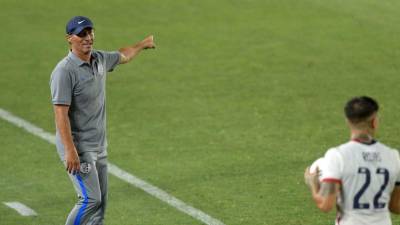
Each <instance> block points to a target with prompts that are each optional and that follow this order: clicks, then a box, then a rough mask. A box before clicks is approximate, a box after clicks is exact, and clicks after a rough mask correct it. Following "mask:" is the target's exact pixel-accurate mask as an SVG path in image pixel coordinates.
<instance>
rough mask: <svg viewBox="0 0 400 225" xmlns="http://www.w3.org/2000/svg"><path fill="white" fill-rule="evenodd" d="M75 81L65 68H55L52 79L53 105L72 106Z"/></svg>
mask: <svg viewBox="0 0 400 225" xmlns="http://www.w3.org/2000/svg"><path fill="white" fill-rule="evenodd" d="M72 89H73V80H72V77H71V74H70V73H69V72H68V71H67V70H66V69H64V68H59V67H57V68H55V69H54V71H53V73H52V74H51V78H50V90H51V102H52V103H53V105H57V104H60V105H70V104H71V99H72Z"/></svg>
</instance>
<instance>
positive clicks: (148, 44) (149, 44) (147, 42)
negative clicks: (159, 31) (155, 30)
mask: <svg viewBox="0 0 400 225" xmlns="http://www.w3.org/2000/svg"><path fill="white" fill-rule="evenodd" d="M141 44H142V46H143V49H149V48H156V45H155V44H154V37H153V35H150V36H148V37H146V38H145V39H143V41H142V42H141Z"/></svg>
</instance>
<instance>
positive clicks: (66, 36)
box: [65, 34, 72, 44]
mask: <svg viewBox="0 0 400 225" xmlns="http://www.w3.org/2000/svg"><path fill="white" fill-rule="evenodd" d="M71 38H72V35H69V34H66V35H65V39H66V40H67V41H68V43H69V44H71Z"/></svg>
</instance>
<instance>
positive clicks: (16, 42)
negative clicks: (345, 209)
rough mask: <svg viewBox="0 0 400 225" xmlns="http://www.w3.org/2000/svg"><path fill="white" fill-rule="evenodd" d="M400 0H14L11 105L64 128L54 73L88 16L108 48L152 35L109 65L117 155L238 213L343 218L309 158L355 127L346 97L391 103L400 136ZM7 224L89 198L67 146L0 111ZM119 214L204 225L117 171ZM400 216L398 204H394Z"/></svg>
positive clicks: (117, 218)
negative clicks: (151, 44) (311, 180)
mask: <svg viewBox="0 0 400 225" xmlns="http://www.w3.org/2000/svg"><path fill="white" fill-rule="evenodd" d="M399 10H400V2H399V1H396V0H387V1H373V0H347V1H345V0H334V1H321V0H303V1H298V0H284V1H277V0H266V1H262V0H246V1H245V0H243V1H238V0H230V1H228V0H220V1H211V0H203V1H181V0H177V1H169V0H167V1H156V0H149V1H128V0H113V1H92V0H81V1H50V0H37V1H21V0H2V1H1V3H0V19H1V21H2V23H1V24H2V32H1V35H0V49H1V53H0V62H1V67H2V69H1V71H0V108H3V109H5V110H8V111H10V112H12V113H14V114H15V115H17V116H19V117H21V118H24V119H26V120H28V121H30V122H32V123H33V124H35V125H37V126H39V127H41V128H43V129H45V130H46V131H49V132H52V133H54V130H55V129H54V122H53V114H52V106H51V103H50V91H49V85H48V82H49V77H50V73H51V71H52V69H53V68H54V66H55V65H56V63H57V62H58V61H59V60H60V59H61V58H63V57H64V56H65V55H66V54H67V51H68V48H67V43H66V41H65V39H64V32H65V23H66V22H67V21H68V19H70V18H71V17H72V16H74V15H86V16H88V17H90V18H92V20H93V21H94V23H95V27H96V44H95V47H96V48H97V49H104V50H116V49H118V48H119V47H123V46H126V45H130V44H133V43H135V42H137V41H139V40H141V39H142V38H144V37H145V36H146V35H148V34H154V37H155V42H156V44H157V49H156V50H148V51H145V52H143V54H141V55H140V56H139V57H137V58H136V59H135V60H134V61H133V62H132V63H130V64H127V65H122V66H120V67H118V68H117V69H116V70H115V71H114V72H113V73H110V74H109V76H108V83H107V85H108V86H107V111H108V112H107V113H108V114H107V119H108V139H109V160H110V161H111V162H112V163H114V164H116V165H118V166H119V167H121V168H123V169H125V170H126V171H128V172H130V173H133V174H135V175H137V176H138V177H140V178H142V179H144V180H146V181H148V182H150V183H152V184H154V185H156V186H157V187H159V188H161V189H163V190H165V191H167V192H168V193H170V194H171V195H173V196H175V197H177V198H179V199H181V200H182V201H184V202H186V203H188V204H190V205H192V206H194V207H195V208H198V209H200V210H202V211H204V212H205V213H207V214H209V215H210V216H212V217H215V218H217V219H219V220H221V221H223V222H224V223H225V224H226V225H261V224H265V225H282V224H285V225H300V224H304V225H322V224H333V221H334V217H335V214H334V213H333V212H332V213H329V214H323V213H320V212H319V211H318V210H317V209H316V207H315V206H314V204H313V202H312V200H311V196H310V194H309V193H308V189H307V188H306V187H305V185H304V184H303V172H304V168H305V167H306V166H308V165H309V164H310V163H311V162H312V161H313V160H314V159H316V158H318V157H320V156H322V154H323V153H324V152H325V151H326V150H327V149H328V148H329V147H331V146H336V145H339V144H341V143H342V142H345V141H347V139H348V136H349V134H348V130H347V128H346V126H345V123H344V118H343V115H342V114H343V113H342V107H343V104H344V103H345V102H346V101H347V100H348V99H349V98H350V97H352V96H355V95H371V96H373V97H375V98H376V99H378V101H379V102H380V104H381V114H380V115H381V126H380V131H379V134H378V139H379V140H380V141H382V142H384V143H386V144H388V145H391V146H393V147H396V148H400V139H399V138H398V134H399V128H400V127H399V121H400V114H399V113H398V112H399V110H400V104H399V103H398V102H399V96H400V89H399V88H398V84H399V83H400V78H399V72H400V66H399V58H400V51H399V49H400V41H399V36H400V29H399V27H398V24H399V23H400V17H399V16H398V11H399ZM0 149H1V157H0V202H8V201H20V202H23V203H25V204H27V205H28V206H30V207H32V208H33V209H35V210H36V211H37V212H38V214H39V215H38V216H37V217H22V216H20V215H19V214H17V213H16V212H15V211H13V210H11V209H10V208H7V207H6V206H5V205H4V204H2V203H1V204H0V225H21V224H23V225H56V224H63V223H64V221H65V218H66V216H67V214H68V212H69V210H70V209H71V207H72V206H73V204H74V202H75V200H76V197H75V193H74V191H73V188H72V185H71V183H70V181H69V180H68V177H67V176H66V174H65V172H64V169H63V166H62V164H61V162H60V161H59V159H58V156H57V155H56V151H55V146H53V145H51V144H49V143H47V142H45V141H43V140H41V139H39V138H38V137H36V136H33V135H31V134H29V133H27V132H26V131H24V130H22V129H20V128H17V127H15V126H14V125H12V124H10V123H8V122H6V121H3V120H0ZM109 191H110V193H109V206H108V211H107V218H106V222H107V225H200V224H202V223H201V222H200V221H198V220H196V219H194V218H192V217H190V216H188V215H186V214H183V213H181V212H180V211H177V210H176V209H175V208H173V207H171V206H169V205H167V204H166V203H164V202H161V201H159V200H158V199H155V198H153V197H152V196H150V195H148V194H146V193H145V192H143V191H141V190H140V189H137V188H135V187H133V186H132V185H129V184H127V183H125V182H123V181H121V180H119V179H117V178H115V177H113V176H110V187H109ZM393 219H394V224H398V223H400V216H398V217H396V216H393Z"/></svg>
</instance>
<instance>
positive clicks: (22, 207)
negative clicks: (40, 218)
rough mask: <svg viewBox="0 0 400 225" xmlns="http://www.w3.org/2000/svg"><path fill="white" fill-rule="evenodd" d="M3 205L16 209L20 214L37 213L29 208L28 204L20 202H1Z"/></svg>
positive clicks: (30, 214)
mask: <svg viewBox="0 0 400 225" xmlns="http://www.w3.org/2000/svg"><path fill="white" fill-rule="evenodd" d="M3 203H4V205H6V206H8V207H10V208H12V209H15V211H17V212H18V213H19V214H21V215H22V216H37V213H36V212H35V211H34V210H33V209H31V208H29V207H28V206H26V205H24V204H22V203H20V202H3Z"/></svg>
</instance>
